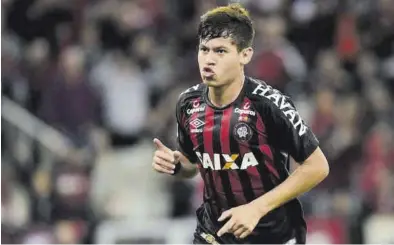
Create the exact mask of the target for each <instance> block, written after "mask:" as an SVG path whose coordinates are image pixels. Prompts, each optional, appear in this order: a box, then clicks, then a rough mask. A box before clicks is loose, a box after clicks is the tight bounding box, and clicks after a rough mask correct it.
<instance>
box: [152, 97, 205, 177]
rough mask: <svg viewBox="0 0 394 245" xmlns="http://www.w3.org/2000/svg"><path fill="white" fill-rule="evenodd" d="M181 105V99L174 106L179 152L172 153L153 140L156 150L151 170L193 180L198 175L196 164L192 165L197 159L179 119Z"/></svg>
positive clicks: (156, 140) (158, 141)
mask: <svg viewBox="0 0 394 245" xmlns="http://www.w3.org/2000/svg"><path fill="white" fill-rule="evenodd" d="M181 104H182V99H179V100H178V102H177V106H176V121H177V145H178V149H179V150H177V151H173V150H171V149H169V148H168V147H166V146H165V145H164V144H163V143H161V142H160V140H158V139H154V140H153V142H154V143H155V145H156V148H157V150H156V152H155V156H154V157H153V168H154V169H155V170H156V171H158V172H159V173H167V174H170V175H176V176H177V177H179V178H193V177H194V176H196V174H197V173H198V169H197V164H194V163H196V162H197V161H198V159H197V156H196V154H195V152H194V151H193V143H192V141H191V140H190V137H189V135H188V134H187V131H186V129H185V128H184V125H183V124H182V121H181V119H180V118H181Z"/></svg>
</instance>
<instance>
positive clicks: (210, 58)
mask: <svg viewBox="0 0 394 245" xmlns="http://www.w3.org/2000/svg"><path fill="white" fill-rule="evenodd" d="M205 64H206V65H207V66H214V65H215V64H216V58H215V57H214V54H213V53H212V52H209V53H207V54H206V56H205Z"/></svg>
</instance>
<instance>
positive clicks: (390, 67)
mask: <svg viewBox="0 0 394 245" xmlns="http://www.w3.org/2000/svg"><path fill="white" fill-rule="evenodd" d="M238 2H240V3H242V4H244V5H245V6H246V7H248V8H249V9H250V11H251V14H252V17H253V19H254V24H255V28H256V39H255V43H254V48H255V55H254V58H253V61H252V63H251V64H250V65H248V67H247V75H250V76H254V77H256V78H259V79H262V80H264V81H266V82H267V83H268V84H271V85H273V86H275V87H276V88H278V89H279V90H281V91H282V92H284V93H286V94H288V95H290V96H291V97H292V99H293V100H294V102H295V104H296V106H297V108H298V110H299V111H300V113H301V115H302V116H303V118H304V120H305V121H306V122H307V123H308V124H309V125H310V126H311V127H312V129H313V131H314V132H315V134H316V135H317V137H318V138H319V140H320V143H321V148H322V149H323V151H324V153H325V154H326V156H327V158H328V160H329V163H330V165H331V172H330V175H329V177H328V178H327V180H325V181H324V182H323V183H322V184H321V185H319V187H318V188H316V189H314V190H312V191H311V192H309V193H308V194H306V195H304V196H303V197H302V201H303V203H304V207H305V214H306V216H307V217H340V223H341V224H342V225H343V227H344V228H343V229H344V238H343V240H342V242H345V243H347V242H349V243H363V242H365V234H364V232H363V231H364V228H363V224H364V221H365V220H367V219H368V217H370V216H371V215H374V214H394V192H393V190H394V160H393V159H394V2H393V1H392V0H243V1H242V0H241V1H238ZM224 4H227V1H224V0H223V1H220V0H217V1H214V0H187V1H185V0H2V9H1V11H2V22H1V23H2V31H1V32H2V50H1V64H2V67H1V72H2V73H1V86H2V97H3V98H5V97H6V98H8V99H10V100H12V101H13V102H15V103H16V104H18V105H19V106H20V107H21V108H24V109H25V110H26V111H28V112H29V113H30V114H31V115H33V116H34V117H37V118H38V119H39V120H41V121H43V122H45V123H46V124H48V125H50V126H51V127H53V128H55V129H56V130H58V131H59V132H61V133H62V134H63V135H64V137H65V138H67V139H68V140H69V142H71V145H72V146H73V147H72V149H71V150H69V151H68V153H67V154H66V155H65V156H56V154H54V155H55V157H51V158H49V160H48V159H47V158H45V157H44V156H45V154H44V153H43V152H44V151H45V150H42V146H41V145H40V142H39V140H37V139H36V138H31V137H30V138H29V136H26V135H24V132H23V131H22V130H20V129H18V128H17V127H16V126H15V125H12V123H9V122H7V121H6V120H4V118H3V117H2V125H3V126H2V154H1V162H2V164H1V168H2V171H1V173H2V176H1V197H2V198H1V205H2V219H1V223H2V231H1V233H2V234H1V236H2V241H3V242H8V243H11V242H12V243H93V242H97V240H96V239H95V237H97V227H99V226H100V224H102V223H103V222H105V221H108V220H132V219H140V218H142V219H143V218H165V219H173V218H176V217H184V216H191V215H193V212H194V210H195V208H196V207H197V206H198V205H199V204H200V203H201V190H202V189H201V180H200V179H199V178H196V179H193V180H190V181H180V180H175V179H173V178H169V177H166V176H161V175H157V174H155V173H153V171H152V170H151V166H150V164H151V156H152V153H153V151H154V148H153V144H152V139H153V137H158V138H160V139H161V140H162V141H163V142H164V143H166V144H168V145H169V146H172V147H174V146H175V136H176V133H175V132H176V131H175V103H176V100H177V98H178V95H179V93H180V92H181V91H183V90H184V89H186V88H187V87H189V86H191V85H193V84H196V83H199V82H200V77H199V72H198V65H197V59H196V51H197V48H196V47H197V44H198V39H197V35H196V29H197V25H198V21H199V17H200V15H201V14H202V13H204V11H206V10H207V9H209V8H211V7H215V6H217V5H224ZM190 235H191V234H190ZM391 242H394V240H391Z"/></svg>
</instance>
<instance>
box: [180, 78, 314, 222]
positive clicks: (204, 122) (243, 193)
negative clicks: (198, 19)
mask: <svg viewBox="0 0 394 245" xmlns="http://www.w3.org/2000/svg"><path fill="white" fill-rule="evenodd" d="M176 117H177V123H178V148H179V150H180V151H181V152H182V153H183V154H184V155H185V156H187V157H188V158H189V160H190V161H191V162H194V163H196V164H197V165H198V167H199V170H200V173H201V177H202V178H203V180H204V184H205V189H204V202H206V203H208V204H209V206H210V207H211V210H212V214H211V215H212V216H213V217H212V219H213V220H216V219H217V218H218V216H219V215H220V214H221V212H223V211H224V210H226V209H229V208H232V207H236V206H239V205H242V204H246V203H249V202H250V201H252V200H254V199H256V198H258V197H259V196H261V195H263V194H264V193H266V192H268V191H270V190H271V189H273V188H274V187H275V186H277V185H279V184H280V183H281V182H283V181H284V180H285V179H286V178H287V177H288V176H289V173H288V167H289V156H292V157H293V158H294V159H295V160H296V161H297V162H299V163H301V164H302V162H303V161H304V160H306V159H307V158H308V157H309V156H310V155H311V154H312V153H313V151H314V150H315V149H316V148H317V147H318V144H319V143H318V140H317V139H316V137H315V135H314V134H313V133H312V131H311V129H310V128H309V127H308V126H307V125H306V124H305V122H304V121H303V120H302V118H301V116H300V115H299V113H298V112H297V109H296V107H295V106H294V104H293V103H292V101H291V100H290V98H289V97H287V96H285V95H283V94H282V93H281V92H279V91H278V90H276V89H274V88H272V87H271V86H269V85H267V84H266V83H264V82H262V81H259V80H256V79H253V78H250V77H246V78H245V82H244V85H243V88H242V91H241V92H240V94H239V96H238V98H237V99H236V100H235V101H234V102H232V103H231V104H229V105H227V106H225V107H223V108H218V107H216V106H214V105H213V104H212V103H211V102H210V101H209V99H208V87H207V86H206V85H205V84H198V85H195V86H193V87H191V88H189V89H188V90H186V91H185V92H183V93H182V94H181V95H180V97H179V100H178V103H177V110H176ZM289 209H297V211H296V213H297V214H296V215H295V213H294V212H295V210H289ZM289 212H292V214H291V216H294V217H293V219H294V218H295V219H298V218H300V219H301V220H302V210H301V207H300V205H299V202H298V201H297V200H294V201H292V202H290V203H289V204H286V205H285V206H283V207H280V208H278V209H276V210H274V211H272V212H270V213H269V214H268V215H267V216H265V217H263V218H262V220H261V221H260V223H259V225H258V226H257V228H258V227H259V226H260V227H266V228H267V227H270V229H274V230H277V229H278V230H280V229H282V230H283V229H284V226H289V224H288V222H286V220H287V219H288V213H289Z"/></svg>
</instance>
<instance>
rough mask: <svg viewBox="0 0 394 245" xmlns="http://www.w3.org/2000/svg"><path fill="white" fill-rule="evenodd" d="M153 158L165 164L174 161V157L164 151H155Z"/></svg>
mask: <svg viewBox="0 0 394 245" xmlns="http://www.w3.org/2000/svg"><path fill="white" fill-rule="evenodd" d="M155 156H157V157H159V158H161V159H163V160H164V161H167V162H174V161H175V159H174V158H175V157H174V156H173V154H169V153H168V152H165V151H161V150H157V151H156V152H155Z"/></svg>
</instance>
